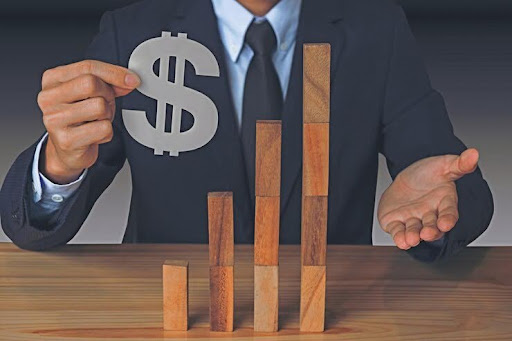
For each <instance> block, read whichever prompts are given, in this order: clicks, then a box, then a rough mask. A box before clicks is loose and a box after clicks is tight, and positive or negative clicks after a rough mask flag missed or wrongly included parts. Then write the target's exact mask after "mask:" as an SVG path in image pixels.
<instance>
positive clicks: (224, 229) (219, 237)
mask: <svg viewBox="0 0 512 341" xmlns="http://www.w3.org/2000/svg"><path fill="white" fill-rule="evenodd" d="M208 238H209V249H210V266H232V265H234V262H235V257H234V254H235V252H234V225H233V193H231V192H212V193H208Z"/></svg>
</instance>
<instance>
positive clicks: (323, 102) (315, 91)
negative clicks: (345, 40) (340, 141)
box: [303, 44, 331, 123]
mask: <svg viewBox="0 0 512 341" xmlns="http://www.w3.org/2000/svg"><path fill="white" fill-rule="evenodd" d="M303 56H304V71H303V82H304V107H303V110H304V123H326V122H329V120H330V92H331V88H330V87H331V45H329V44H304V47H303Z"/></svg>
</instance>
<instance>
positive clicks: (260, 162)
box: [255, 121, 281, 197]
mask: <svg viewBox="0 0 512 341" xmlns="http://www.w3.org/2000/svg"><path fill="white" fill-rule="evenodd" d="M255 166H256V169H255V174H256V178H255V193H256V196H262V197H278V196H279V193H280V190H281V121H257V122H256V165H255Z"/></svg>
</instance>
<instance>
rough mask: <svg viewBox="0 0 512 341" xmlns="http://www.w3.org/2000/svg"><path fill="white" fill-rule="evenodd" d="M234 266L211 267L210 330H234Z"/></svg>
mask: <svg viewBox="0 0 512 341" xmlns="http://www.w3.org/2000/svg"><path fill="white" fill-rule="evenodd" d="M233 275H234V274H233V266H211V267H210V330H211V331H217V332H232V331H233V313H234V302H235V301H234V281H233Z"/></svg>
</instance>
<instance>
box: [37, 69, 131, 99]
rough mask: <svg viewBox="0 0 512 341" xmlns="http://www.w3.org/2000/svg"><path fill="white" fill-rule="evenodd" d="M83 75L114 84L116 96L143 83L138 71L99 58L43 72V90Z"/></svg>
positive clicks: (124, 93)
mask: <svg viewBox="0 0 512 341" xmlns="http://www.w3.org/2000/svg"><path fill="white" fill-rule="evenodd" d="M83 75H94V76H96V77H98V78H100V79H101V80H103V81H104V82H105V83H107V84H110V85H112V86H113V87H114V89H115V91H116V96H124V95H126V94H127V93H129V92H131V91H132V90H133V89H135V88H136V87H138V86H139V85H140V83H141V81H140V78H139V76H138V75H137V74H136V73H134V72H133V71H131V70H128V69H126V68H124V67H122V66H118V65H112V64H108V63H104V62H100V61H97V60H85V61H81V62H78V63H74V64H70V65H64V66H59V67H56V68H54V69H51V70H48V71H46V72H45V73H44V74H43V80H42V87H43V90H44V89H48V88H52V87H55V86H58V85H59V84H62V83H66V82H69V81H70V80H72V79H75V78H77V77H80V76H83Z"/></svg>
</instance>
